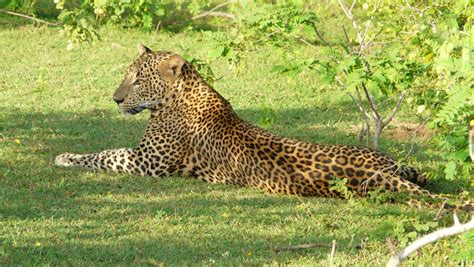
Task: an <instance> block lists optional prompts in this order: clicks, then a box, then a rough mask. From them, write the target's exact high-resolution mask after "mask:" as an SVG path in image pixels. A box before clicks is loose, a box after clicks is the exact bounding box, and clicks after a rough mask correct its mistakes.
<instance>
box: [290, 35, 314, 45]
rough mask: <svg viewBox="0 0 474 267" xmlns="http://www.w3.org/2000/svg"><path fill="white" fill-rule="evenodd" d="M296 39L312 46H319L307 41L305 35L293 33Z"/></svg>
mask: <svg viewBox="0 0 474 267" xmlns="http://www.w3.org/2000/svg"><path fill="white" fill-rule="evenodd" d="M292 36H293V37H294V38H295V39H296V40H298V41H301V42H302V43H304V44H305V45H308V46H310V47H312V48H317V47H316V46H315V45H313V44H312V43H310V42H308V41H306V40H305V39H304V38H303V37H301V36H298V35H292Z"/></svg>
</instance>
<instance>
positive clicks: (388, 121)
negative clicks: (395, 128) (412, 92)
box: [382, 90, 408, 127]
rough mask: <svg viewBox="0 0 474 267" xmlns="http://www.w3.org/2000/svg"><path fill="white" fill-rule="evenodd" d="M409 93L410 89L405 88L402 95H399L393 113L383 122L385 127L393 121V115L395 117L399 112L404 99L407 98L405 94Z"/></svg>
mask: <svg viewBox="0 0 474 267" xmlns="http://www.w3.org/2000/svg"><path fill="white" fill-rule="evenodd" d="M407 93H408V90H405V91H404V92H403V93H402V94H401V95H400V97H398V101H397V105H395V107H394V108H393V109H392V113H390V115H389V116H388V118H387V119H386V120H385V121H384V122H383V123H382V126H383V127H385V126H387V124H389V123H390V122H391V121H392V119H393V117H395V114H396V113H397V111H398V109H399V108H400V106H401V104H402V101H403V99H404V98H405V96H406V95H407Z"/></svg>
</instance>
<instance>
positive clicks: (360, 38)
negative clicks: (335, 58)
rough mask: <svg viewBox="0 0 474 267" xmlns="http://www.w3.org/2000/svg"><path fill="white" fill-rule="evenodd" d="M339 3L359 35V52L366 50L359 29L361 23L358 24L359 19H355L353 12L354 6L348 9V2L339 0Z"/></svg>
mask: <svg viewBox="0 0 474 267" xmlns="http://www.w3.org/2000/svg"><path fill="white" fill-rule="evenodd" d="M355 2H356V1H354V2H353V5H355ZM339 5H340V6H341V8H342V11H343V12H344V14H345V15H346V17H347V18H348V19H350V21H351V23H352V27H353V28H354V32H355V33H356V36H357V41H358V42H359V54H360V53H362V51H363V50H364V39H363V38H362V35H361V33H360V31H359V25H357V21H356V20H355V18H354V15H353V14H352V7H351V9H348V8H347V6H346V4H345V3H344V1H342V0H339Z"/></svg>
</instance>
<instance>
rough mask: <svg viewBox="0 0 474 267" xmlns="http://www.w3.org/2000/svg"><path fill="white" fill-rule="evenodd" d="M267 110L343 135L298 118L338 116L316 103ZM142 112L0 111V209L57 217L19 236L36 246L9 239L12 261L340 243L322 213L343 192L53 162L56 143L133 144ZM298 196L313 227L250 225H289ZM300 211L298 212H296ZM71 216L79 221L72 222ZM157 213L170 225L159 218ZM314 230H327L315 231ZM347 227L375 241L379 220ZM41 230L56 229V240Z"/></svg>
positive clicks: (198, 257)
mask: <svg viewBox="0 0 474 267" xmlns="http://www.w3.org/2000/svg"><path fill="white" fill-rule="evenodd" d="M237 112H238V113H239V114H240V115H241V116H242V117H243V118H244V119H246V120H250V121H253V122H257V123H258V121H259V119H258V118H259V117H260V116H261V115H260V114H263V113H265V111H264V110H237ZM325 112H326V111H325ZM327 112H328V113H331V111H327ZM275 113H276V114H275V116H276V118H277V120H276V122H275V125H273V126H271V127H269V129H270V130H271V131H273V132H276V133H278V134H280V135H286V136H290V137H304V138H303V139H305V140H307V141H313V140H314V141H316V140H321V139H322V140H328V141H331V140H334V139H336V140H344V138H347V133H346V132H344V131H339V130H337V129H335V128H334V127H331V128H330V129H329V130H325V129H324V128H320V129H318V130H317V133H316V134H315V130H313V129H311V127H308V125H316V124H321V123H325V122H322V121H320V120H321V119H322V118H327V117H329V118H338V117H344V116H342V115H341V114H340V113H338V112H336V113H334V114H326V115H321V112H319V111H310V110H305V109H281V110H278V111H275ZM318 114H319V115H318ZM147 116H148V115H147V114H141V115H139V116H137V117H134V118H124V117H122V116H121V115H120V114H118V112H111V111H108V110H92V111H90V112H86V113H73V112H68V113H35V114H27V113H22V112H20V111H17V112H14V111H10V112H7V113H5V114H4V115H2V116H0V132H1V133H2V135H1V136H0V137H2V138H3V141H5V142H3V143H2V144H0V149H1V150H2V151H3V152H4V153H3V156H2V157H3V158H1V159H0V160H1V161H2V162H3V163H2V164H0V174H1V175H0V177H1V183H2V184H3V185H2V187H1V188H0V195H1V197H0V199H1V200H2V202H3V204H4V205H3V207H0V213H1V214H2V218H3V219H4V220H7V221H8V220H13V221H23V222H24V221H26V222H31V223H34V222H38V221H48V220H56V221H60V222H61V223H59V224H58V225H52V226H44V227H45V228H46V229H47V230H46V233H45V234H44V236H43V237H28V238H29V240H30V241H31V240H33V241H34V240H37V239H38V238H39V239H40V240H42V241H41V242H44V244H45V245H44V246H36V245H35V243H34V242H33V241H31V242H27V244H26V245H25V246H23V247H16V248H15V249H13V250H12V251H11V252H10V254H8V255H7V258H10V260H12V261H14V259H17V258H18V257H28V258H31V259H36V260H37V262H38V263H41V262H48V261H49V262H58V263H59V262H63V261H68V260H70V261H71V263H78V262H107V263H113V262H135V263H144V264H146V263H149V264H153V261H158V262H166V263H178V262H179V263H183V262H186V263H189V264H193V263H196V262H203V261H207V260H215V259H217V260H218V261H223V262H232V261H235V262H236V263H237V262H238V263H245V262H246V261H247V260H248V259H247V257H248V255H249V253H251V254H252V255H253V257H254V259H253V260H252V262H253V263H256V262H257V263H265V262H271V261H273V260H277V261H283V262H286V261H288V260H289V259H294V258H295V257H297V256H298V255H306V253H312V254H311V255H313V256H314V257H316V258H318V259H325V258H326V257H327V254H328V252H329V250H330V248H320V249H317V251H318V253H316V254H314V250H309V251H308V252H306V251H301V252H288V253H281V254H275V253H273V252H272V250H271V249H270V248H269V247H271V246H279V245H286V244H288V243H289V242H290V243H292V244H298V243H308V242H317V243H330V241H331V240H332V239H337V240H338V242H340V243H341V244H348V243H349V240H348V239H349V237H348V236H349V235H346V234H340V233H337V229H338V228H337V227H340V226H337V227H336V226H334V225H333V222H332V221H337V220H342V219H345V220H348V218H349V217H351V216H346V215H343V217H337V218H336V217H334V216H339V215H337V214H338V213H334V209H341V206H342V207H344V206H346V205H348V204H347V202H346V201H343V200H334V199H320V198H303V199H301V198H298V197H294V196H278V195H267V194H265V193H261V192H258V191H256V190H252V189H246V188H239V187H235V186H231V185H211V184H206V183H204V182H200V181H195V180H189V179H179V178H165V179H156V178H152V177H137V176H130V175H120V174H113V173H105V172H94V171H87V170H84V169H80V168H73V169H65V168H59V167H56V166H54V165H53V160H54V157H55V156H56V155H58V154H60V153H63V152H66V151H67V152H73V153H89V152H98V151H101V150H104V149H109V148H119V147H133V146H134V145H136V144H137V143H138V141H139V139H140V138H141V135H142V132H143V130H144V128H145V125H146V120H147ZM280 121H282V122H283V125H284V126H283V127H282V126H281V125H279V123H280ZM300 125H303V126H300ZM353 141H354V140H353ZM301 204H304V205H309V206H310V207H311V208H312V211H311V216H312V218H313V219H314V221H317V222H318V223H320V222H319V221H322V222H324V221H325V222H324V223H323V224H322V225H320V226H319V228H318V227H315V228H313V230H308V229H307V225H306V224H304V225H297V226H295V227H296V228H297V229H298V231H293V232H292V233H288V234H287V233H279V234H273V233H272V232H265V231H263V230H262V232H260V233H258V232H257V233H255V232H252V231H251V228H253V227H259V226H262V225H264V226H266V227H270V229H273V230H272V231H278V229H280V228H282V227H286V226H288V225H291V224H292V221H291V220H292V218H293V219H294V218H298V216H301V215H300V212H301V211H298V210H295V207H296V206H298V205H301ZM380 209H382V211H383V212H384V215H386V214H392V215H393V216H397V215H400V211H399V210H396V209H391V208H380V207H378V208H377V210H380ZM375 213H376V211H375V210H374V211H372V213H371V212H370V211H366V207H362V208H360V210H359V211H355V213H353V215H354V217H355V218H357V216H359V217H364V216H366V215H370V214H372V215H373V214H375ZM225 214H230V215H227V217H226V215H225ZM377 215H378V213H377ZM305 219H306V220H307V219H308V218H304V217H301V220H303V221H304V220H305ZM147 220H148V222H147ZM150 220H151V221H150ZM286 220H289V221H286ZM78 222H84V223H79V224H80V225H79V226H78V225H77V223H78ZM161 222H163V225H168V226H169V227H170V228H169V229H165V228H160V227H161V226H160V225H161V224H162V223H161ZM236 222H238V223H239V224H237V225H236V226H235V228H234V227H230V226H232V224H235V223H236ZM45 223H47V222H45ZM308 223H309V222H308ZM347 223H350V222H347ZM27 227H28V225H27ZM31 227H34V226H31ZM36 227H37V226H36ZM68 227H70V228H68ZM141 227H143V229H141ZM334 227H336V228H334ZM357 227H363V226H357ZM109 228H110V229H109ZM68 229H69V230H68ZM216 229H220V230H221V231H220V232H219V230H216ZM43 230H44V229H43ZM290 230H291V229H290ZM293 230H294V229H293ZM322 230H324V232H325V233H327V234H320V231H322ZM354 230H356V231H355V233H356V235H357V236H360V237H361V238H360V239H362V237H363V236H367V235H369V236H374V239H375V240H380V241H382V240H383V239H384V238H385V236H384V235H381V234H380V232H383V231H381V230H380V229H374V230H373V231H372V232H371V231H368V230H363V231H362V228H361V229H354ZM180 231H181V232H180ZM182 231H184V232H182ZM186 231H187V232H186ZM193 231H194V232H193ZM308 231H309V232H308ZM180 235H183V237H180ZM385 235H386V233H385ZM45 236H46V237H45ZM48 236H49V237H48ZM51 236H56V239H57V241H54V240H55V239H54V238H53V239H51V238H52V237H51ZM58 240H59V241H58ZM68 240H70V241H68ZM5 242H7V244H9V243H10V242H13V241H12V240H10V239H8V240H7V241H5ZM32 242H33V243H32ZM339 251H343V252H344V253H353V252H354V247H353V246H349V245H345V246H341V247H340V248H339ZM15 255H16V256H15ZM17 256H18V257H17ZM255 258H256V259H257V260H255ZM155 263H156V262H155Z"/></svg>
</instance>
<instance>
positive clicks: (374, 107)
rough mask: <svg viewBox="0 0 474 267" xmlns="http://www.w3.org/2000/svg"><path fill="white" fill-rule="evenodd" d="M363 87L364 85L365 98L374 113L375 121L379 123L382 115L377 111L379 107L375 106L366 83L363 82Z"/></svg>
mask: <svg viewBox="0 0 474 267" xmlns="http://www.w3.org/2000/svg"><path fill="white" fill-rule="evenodd" d="M361 85H362V89H364V93H365V97H366V98H367V101H369V105H370V109H371V110H372V113H373V119H374V120H375V121H379V120H380V114H379V112H378V110H377V106H376V105H375V100H374V99H373V98H372V96H371V95H370V93H369V90H368V89H367V86H365V83H364V82H362V83H361Z"/></svg>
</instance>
